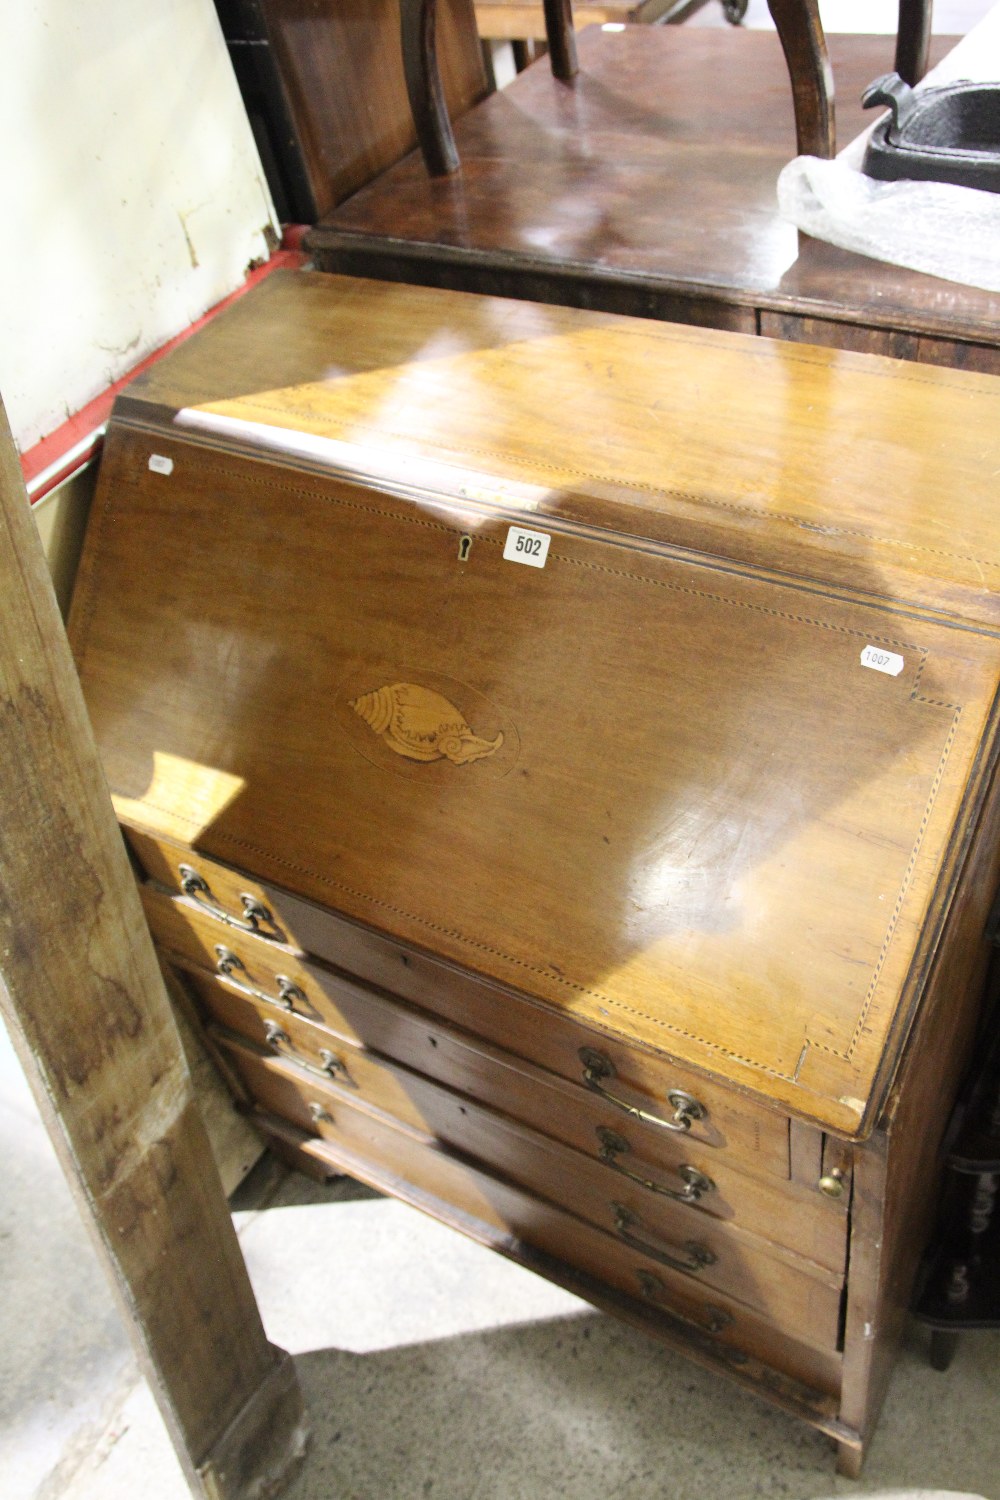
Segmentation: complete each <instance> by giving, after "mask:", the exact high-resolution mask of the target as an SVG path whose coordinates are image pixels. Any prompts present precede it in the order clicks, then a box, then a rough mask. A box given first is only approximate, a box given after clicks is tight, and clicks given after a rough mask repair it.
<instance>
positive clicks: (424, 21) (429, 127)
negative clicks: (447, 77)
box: [399, 0, 459, 177]
mask: <svg viewBox="0 0 1000 1500" xmlns="http://www.w3.org/2000/svg"><path fill="white" fill-rule="evenodd" d="M399 25H400V41H401V44H402V48H403V73H404V76H405V78H406V91H407V93H408V95H409V98H410V109H411V110H412V112H413V124H414V127H415V129H416V132H417V143H418V145H419V146H420V150H421V152H422V153H423V158H424V165H425V166H426V168H427V171H428V172H429V173H430V175H431V176H432V177H448V176H450V175H451V174H452V173H453V172H457V171H458V168H459V160H458V151H457V149H456V147H455V137H454V135H453V133H452V129H451V120H450V118H449V116H448V105H447V102H446V100H445V97H444V85H443V84H442V82H441V69H440V66H439V63H438V51H437V0H400V7H399Z"/></svg>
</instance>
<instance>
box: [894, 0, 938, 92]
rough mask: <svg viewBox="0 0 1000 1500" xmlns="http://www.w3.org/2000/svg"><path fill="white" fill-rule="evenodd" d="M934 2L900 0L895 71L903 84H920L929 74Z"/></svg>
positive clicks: (928, 0) (932, 0)
mask: <svg viewBox="0 0 1000 1500" xmlns="http://www.w3.org/2000/svg"><path fill="white" fill-rule="evenodd" d="M933 13H934V0H899V28H898V30H897V32H896V72H897V73H898V74H899V76H900V78H902V80H903V82H904V83H910V84H913V83H917V82H918V81H919V79H921V78H923V76H924V74H925V73H926V72H927V53H928V50H929V48H930V45H931V18H932V16H933Z"/></svg>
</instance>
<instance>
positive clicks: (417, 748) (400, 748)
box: [351, 682, 504, 766]
mask: <svg viewBox="0 0 1000 1500" xmlns="http://www.w3.org/2000/svg"><path fill="white" fill-rule="evenodd" d="M351 707H352V708H353V709H354V712H355V713H356V714H358V715H360V717H361V718H362V719H363V720H364V722H365V723H366V724H367V725H368V727H369V728H370V729H371V730H372V732H373V733H374V734H377V735H379V736H380V737H381V739H382V740H383V741H384V742H385V744H387V745H388V746H389V749H390V750H394V751H395V752H396V754H397V755H405V756H406V758H407V759H408V760H423V761H431V760H450V761H451V762H452V764H453V765H456V766H464V765H468V763H469V762H470V761H474V760H482V759H483V758H484V757H485V756H488V755H493V754H495V753H496V751H497V750H499V749H500V746H501V745H502V744H503V738H504V737H503V734H502V733H501V734H498V735H497V737H496V739H494V740H484V739H480V738H479V736H478V735H476V734H473V732H472V730H471V729H470V728H469V725H468V724H467V723H466V722H465V719H464V718H463V717H462V715H461V713H460V712H459V710H458V709H457V708H456V707H455V705H454V704H453V703H450V702H449V701H448V699H447V698H445V697H443V696H442V695H441V694H440V693H435V692H433V691H432V690H431V689H430V688H426V687H420V686H419V685H418V684H417V683H413V682H394V683H392V684H391V685H390V686H388V687H381V688H378V689H377V690H376V691H375V692H373V693H364V694H363V695H362V696H361V697H360V698H352V699H351Z"/></svg>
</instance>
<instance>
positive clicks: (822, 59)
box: [767, 0, 837, 156]
mask: <svg viewBox="0 0 1000 1500" xmlns="http://www.w3.org/2000/svg"><path fill="white" fill-rule="evenodd" d="M767 8H768V10H769V11H770V12H771V18H772V20H773V21H774V24H775V26H776V27H777V30H778V36H779V38H780V40H781V45H782V47H783V49H784V53H785V60H786V62H787V63H788V72H789V76H790V78H791V81H792V98H793V100H794V103H795V139H796V143H797V146H798V151H799V155H800V156H833V155H834V154H835V153H836V149H837V142H836V132H835V129H834V117H833V71H832V69H831V67H830V57H829V54H828V53H827V50H826V37H825V35H824V33H823V26H822V22H821V21H820V18H819V0H767Z"/></svg>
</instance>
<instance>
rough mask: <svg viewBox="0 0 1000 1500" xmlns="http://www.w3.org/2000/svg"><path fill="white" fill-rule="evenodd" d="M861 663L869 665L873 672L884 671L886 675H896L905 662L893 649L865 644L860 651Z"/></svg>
mask: <svg viewBox="0 0 1000 1500" xmlns="http://www.w3.org/2000/svg"><path fill="white" fill-rule="evenodd" d="M861 665H862V666H863V667H871V669H872V671H873V672H885V674H886V676H888V677H898V676H899V674H900V672H901V671H902V670H903V668H904V667H905V665H906V663H905V662H904V660H903V658H902V657H901V656H898V655H897V654H896V652H895V651H884V650H883V649H882V647H881V646H866V647H865V649H864V650H863V651H862V653H861Z"/></svg>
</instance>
